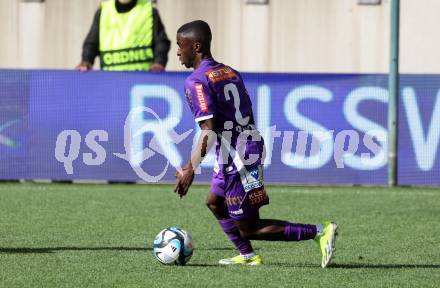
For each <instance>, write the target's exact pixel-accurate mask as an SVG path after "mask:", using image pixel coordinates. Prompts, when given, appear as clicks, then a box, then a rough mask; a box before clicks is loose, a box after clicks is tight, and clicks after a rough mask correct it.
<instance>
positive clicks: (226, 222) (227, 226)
mask: <svg viewBox="0 0 440 288" xmlns="http://www.w3.org/2000/svg"><path fill="white" fill-rule="evenodd" d="M218 223H219V224H220V226H221V227H222V229H223V232H225V234H226V235H228V238H229V240H231V242H232V243H233V244H234V246H235V247H236V248H237V249H238V250H239V251H240V253H241V254H249V253H252V252H253V251H254V249H253V248H252V245H251V242H250V241H249V240H247V239H244V238H243V237H241V235H240V231H238V228H237V226H235V223H234V220H232V219H222V220H218Z"/></svg>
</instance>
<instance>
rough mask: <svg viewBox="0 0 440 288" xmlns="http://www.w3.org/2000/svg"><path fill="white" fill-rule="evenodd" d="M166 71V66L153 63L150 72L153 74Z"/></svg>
mask: <svg viewBox="0 0 440 288" xmlns="http://www.w3.org/2000/svg"><path fill="white" fill-rule="evenodd" d="M164 70H165V66H163V65H162V64H159V63H153V64H152V65H151V67H150V71H153V72H162V71H164Z"/></svg>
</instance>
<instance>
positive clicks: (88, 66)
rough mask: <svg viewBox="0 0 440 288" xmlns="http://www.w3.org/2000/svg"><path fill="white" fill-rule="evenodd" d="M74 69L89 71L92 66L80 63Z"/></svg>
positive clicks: (87, 63)
mask: <svg viewBox="0 0 440 288" xmlns="http://www.w3.org/2000/svg"><path fill="white" fill-rule="evenodd" d="M75 69H76V70H79V71H89V70H92V69H93V65H92V64H91V63H89V62H81V63H79V64H78V65H77V66H76V67H75Z"/></svg>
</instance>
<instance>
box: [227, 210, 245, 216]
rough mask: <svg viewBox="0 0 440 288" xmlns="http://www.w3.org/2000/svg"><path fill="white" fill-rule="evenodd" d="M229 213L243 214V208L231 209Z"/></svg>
mask: <svg viewBox="0 0 440 288" xmlns="http://www.w3.org/2000/svg"><path fill="white" fill-rule="evenodd" d="M229 213H231V214H234V215H241V214H243V209H238V210H235V211H229Z"/></svg>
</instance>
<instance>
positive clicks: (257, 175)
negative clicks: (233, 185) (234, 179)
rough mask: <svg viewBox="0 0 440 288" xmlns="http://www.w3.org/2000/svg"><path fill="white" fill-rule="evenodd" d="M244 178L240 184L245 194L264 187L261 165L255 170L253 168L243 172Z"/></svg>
mask: <svg viewBox="0 0 440 288" xmlns="http://www.w3.org/2000/svg"><path fill="white" fill-rule="evenodd" d="M244 176H245V177H244V179H242V183H243V187H244V191H246V192H249V191H251V190H253V189H257V188H260V187H262V186H263V185H264V180H263V166H262V165H258V167H257V168H254V169H252V170H251V171H249V172H248V171H245V173H244Z"/></svg>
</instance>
